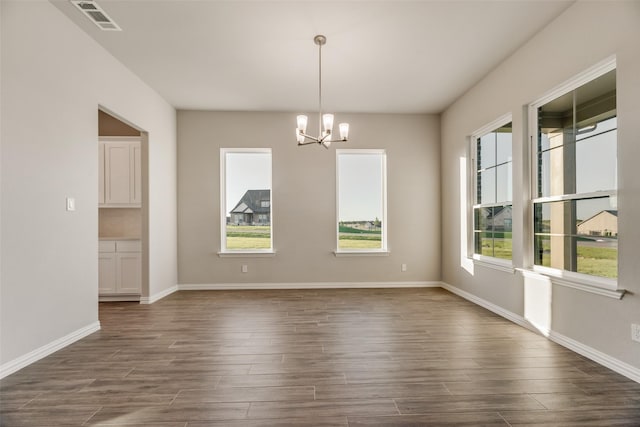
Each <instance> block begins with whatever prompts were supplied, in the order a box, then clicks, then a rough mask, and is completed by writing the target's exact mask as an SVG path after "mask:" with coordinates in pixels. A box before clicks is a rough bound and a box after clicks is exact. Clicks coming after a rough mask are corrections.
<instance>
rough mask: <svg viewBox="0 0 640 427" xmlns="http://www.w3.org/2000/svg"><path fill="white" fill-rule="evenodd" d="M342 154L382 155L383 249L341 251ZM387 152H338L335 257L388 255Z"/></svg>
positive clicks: (369, 149)
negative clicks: (340, 163)
mask: <svg viewBox="0 0 640 427" xmlns="http://www.w3.org/2000/svg"><path fill="white" fill-rule="evenodd" d="M341 154H382V218H381V220H382V248H380V249H358V250H355V249H340V244H339V239H340V165H339V162H340V160H339V159H340V155H341ZM388 223H389V220H388V217H387V151H386V150H384V149H371V148H353V149H338V150H336V249H335V251H334V254H335V256H367V255H369V256H381V255H388V254H389V249H388V246H387V233H388V229H389V226H388V225H389V224H388Z"/></svg>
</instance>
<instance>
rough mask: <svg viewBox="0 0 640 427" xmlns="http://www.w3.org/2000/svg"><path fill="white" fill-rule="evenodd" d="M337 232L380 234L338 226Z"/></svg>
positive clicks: (378, 232) (374, 231)
mask: <svg viewBox="0 0 640 427" xmlns="http://www.w3.org/2000/svg"><path fill="white" fill-rule="evenodd" d="M338 231H339V232H340V233H353V234H380V233H381V231H380V230H361V229H359V228H353V227H347V226H346V225H339V226H338Z"/></svg>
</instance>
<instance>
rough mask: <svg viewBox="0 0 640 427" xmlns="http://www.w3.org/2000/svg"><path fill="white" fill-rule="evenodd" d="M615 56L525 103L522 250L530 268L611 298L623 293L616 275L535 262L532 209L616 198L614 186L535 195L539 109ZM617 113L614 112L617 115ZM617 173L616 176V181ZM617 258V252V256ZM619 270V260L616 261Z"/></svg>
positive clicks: (610, 64) (610, 65)
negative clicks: (526, 188) (525, 203)
mask: <svg viewBox="0 0 640 427" xmlns="http://www.w3.org/2000/svg"><path fill="white" fill-rule="evenodd" d="M616 69H617V64H616V57H615V56H612V57H609V58H607V59H605V60H604V61H602V62H600V63H599V64H596V65H595V66H593V67H591V68H590V69H588V70H586V71H584V72H582V73H580V74H578V75H577V76H575V77H573V78H571V79H569V80H567V81H566V82H564V83H563V84H561V85H559V86H557V87H556V88H554V89H552V90H550V91H548V92H547V93H546V94H545V95H543V96H542V97H540V98H539V99H537V100H536V101H534V102H532V103H530V104H529V105H528V107H527V109H528V112H527V118H528V134H529V138H528V139H529V150H528V153H529V160H530V161H529V164H530V170H529V174H528V176H529V181H530V182H529V194H530V197H529V202H528V215H527V216H528V218H527V223H526V228H527V230H526V235H527V237H528V241H527V250H526V252H525V260H526V263H527V265H528V269H530V270H533V271H535V272H537V273H540V274H543V275H545V276H548V277H549V278H550V279H551V280H552V282H554V283H556V284H559V285H563V286H568V287H571V288H575V289H580V290H585V291H588V292H592V293H596V294H600V295H603V296H610V297H613V298H617V299H619V298H621V297H622V295H624V290H622V289H620V288H618V279H617V277H616V279H611V278H606V277H601V276H595V275H590V274H586V273H578V272H575V271H569V270H564V269H558V268H552V267H546V266H541V265H536V264H535V258H534V256H535V254H534V252H535V249H534V247H535V218H534V211H535V205H536V204H541V203H549V202H559V201H573V200H587V199H593V198H598V197H606V196H608V197H611V198H614V199H616V200H617V196H618V191H617V188H616V189H615V190H606V191H596V192H588V193H575V194H562V195H554V196H543V197H537V195H538V189H537V187H538V175H537V171H538V147H537V141H538V109H539V108H540V107H542V106H544V105H546V104H548V103H549V102H551V101H553V100H555V99H557V98H559V97H561V96H563V95H566V94H567V93H570V92H572V91H573V90H575V89H577V88H579V87H581V86H583V85H585V84H587V83H590V82H591V81H593V80H595V79H597V78H598V77H601V76H602V75H604V74H606V73H608V72H610V71H613V70H616ZM616 116H617V115H616ZM616 149H617V152H618V153H619V139H618V138H616ZM617 173H618V174H619V168H617ZM618 180H619V177H618V178H617V182H619V181H618ZM619 259H620V257H619V255H618V260H619ZM618 270H619V263H618Z"/></svg>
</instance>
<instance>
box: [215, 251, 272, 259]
mask: <svg viewBox="0 0 640 427" xmlns="http://www.w3.org/2000/svg"><path fill="white" fill-rule="evenodd" d="M218 256H219V257H220V258H264V257H274V256H276V251H259V252H258V251H234V252H231V251H228V252H218Z"/></svg>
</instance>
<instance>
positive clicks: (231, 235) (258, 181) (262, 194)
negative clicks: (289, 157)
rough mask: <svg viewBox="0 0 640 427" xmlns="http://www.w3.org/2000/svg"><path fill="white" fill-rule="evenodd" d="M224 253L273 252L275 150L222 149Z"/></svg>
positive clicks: (222, 229)
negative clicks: (272, 180)
mask: <svg viewBox="0 0 640 427" xmlns="http://www.w3.org/2000/svg"><path fill="white" fill-rule="evenodd" d="M220 195H221V199H220V206H221V212H220V216H221V244H220V245H221V252H222V253H225V252H272V250H273V238H272V232H271V230H272V227H271V226H272V218H273V217H272V209H271V201H272V200H271V150H270V149H257V148H255V149H229V148H222V149H220Z"/></svg>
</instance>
